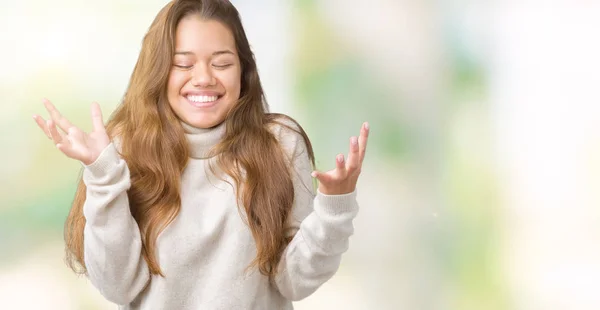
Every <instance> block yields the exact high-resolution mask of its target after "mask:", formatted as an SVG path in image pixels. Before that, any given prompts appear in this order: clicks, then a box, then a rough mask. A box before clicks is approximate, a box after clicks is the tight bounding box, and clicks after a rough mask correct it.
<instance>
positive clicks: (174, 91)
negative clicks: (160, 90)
mask: <svg viewBox="0 0 600 310" xmlns="http://www.w3.org/2000/svg"><path fill="white" fill-rule="evenodd" d="M184 84H185V77H184V76H183V75H182V74H181V72H175V71H171V73H170V74H169V81H168V83H167V93H168V95H169V96H177V95H178V94H179V91H180V90H181V88H182V87H183V85H184Z"/></svg>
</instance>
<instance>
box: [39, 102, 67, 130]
mask: <svg viewBox="0 0 600 310" xmlns="http://www.w3.org/2000/svg"><path fill="white" fill-rule="evenodd" d="M43 102H44V106H45V107H46V110H48V113H50V117H51V118H52V120H53V121H54V123H56V125H58V127H60V129H62V130H63V131H64V132H67V131H68V130H69V128H71V127H72V126H73V125H72V124H71V122H69V120H67V119H66V118H65V117H64V116H62V114H60V112H58V110H57V109H56V107H54V105H53V104H52V102H50V101H49V100H48V99H44V100H43Z"/></svg>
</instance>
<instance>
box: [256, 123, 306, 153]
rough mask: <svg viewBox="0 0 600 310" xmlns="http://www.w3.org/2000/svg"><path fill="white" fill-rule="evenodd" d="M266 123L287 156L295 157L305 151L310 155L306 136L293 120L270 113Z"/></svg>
mask: <svg viewBox="0 0 600 310" xmlns="http://www.w3.org/2000/svg"><path fill="white" fill-rule="evenodd" d="M267 121H268V125H267V127H268V128H269V130H270V131H271V133H272V134H273V136H275V138H276V139H277V140H278V141H279V143H280V144H281V146H282V147H283V149H284V150H285V152H286V153H288V155H292V156H293V155H294V154H295V155H296V156H297V155H299V153H303V152H304V151H306V150H307V149H308V153H310V154H312V147H311V144H310V140H309V138H308V135H307V134H306V132H305V131H304V129H303V128H302V126H300V124H299V123H298V122H297V121H296V120H295V119H293V118H292V117H290V116H288V115H285V114H278V113H270V114H268V115H267Z"/></svg>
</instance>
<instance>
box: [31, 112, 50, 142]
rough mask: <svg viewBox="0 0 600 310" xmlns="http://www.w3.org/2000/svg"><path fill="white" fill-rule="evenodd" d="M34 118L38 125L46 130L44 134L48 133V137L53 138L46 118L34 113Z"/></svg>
mask: <svg viewBox="0 0 600 310" xmlns="http://www.w3.org/2000/svg"><path fill="white" fill-rule="evenodd" d="M33 120H34V121H35V123H36V124H37V125H38V127H40V129H41V130H42V131H43V132H44V134H46V136H47V137H48V139H50V140H52V136H50V131H48V126H46V120H45V119H44V118H43V117H41V116H39V115H34V116H33Z"/></svg>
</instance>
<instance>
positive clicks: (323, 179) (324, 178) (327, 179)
mask: <svg viewBox="0 0 600 310" xmlns="http://www.w3.org/2000/svg"><path fill="white" fill-rule="evenodd" d="M310 175H311V176H312V177H313V178H315V179H317V180H319V182H320V183H322V184H326V185H327V184H331V183H333V182H334V178H333V176H332V175H331V174H329V173H323V172H320V171H316V170H315V171H313V172H312V173H311V174H310Z"/></svg>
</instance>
